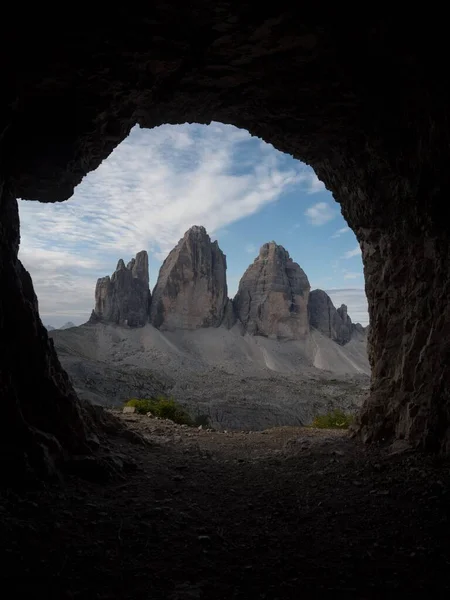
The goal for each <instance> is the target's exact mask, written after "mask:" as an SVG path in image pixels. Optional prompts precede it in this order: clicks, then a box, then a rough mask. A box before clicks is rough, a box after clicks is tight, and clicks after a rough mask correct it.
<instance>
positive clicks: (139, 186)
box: [19, 122, 368, 327]
mask: <svg viewBox="0 0 450 600" xmlns="http://www.w3.org/2000/svg"><path fill="white" fill-rule="evenodd" d="M19 211H20V217H21V247H20V252H19V258H20V259H21V260H22V262H23V264H24V266H25V267H26V269H28V270H29V271H30V273H31V275H32V278H33V282H34V286H35V290H36V293H37V296H38V300H39V309H40V314H41V318H42V320H43V322H44V324H46V325H52V326H55V327H59V326H61V325H62V324H63V323H65V322H67V321H73V322H74V323H75V324H77V325H78V324H81V323H84V322H85V321H87V319H88V318H89V315H90V313H91V310H92V308H93V306H94V290H95V284H96V281H97V279H98V278H99V277H103V276H105V275H111V274H112V272H113V271H114V270H115V267H116V265H117V261H118V259H119V258H123V259H124V260H125V262H128V261H129V260H130V259H131V258H132V257H133V256H134V255H135V254H136V253H137V252H139V251H140V250H147V251H148V252H149V261H150V286H151V288H153V286H154V285H155V283H156V280H157V277H158V271H159V268H160V266H161V264H162V261H163V260H164V258H165V257H166V256H167V254H168V253H169V252H170V250H171V249H172V248H173V247H174V246H175V245H176V243H177V242H178V240H179V239H180V238H181V237H182V236H183V235H184V233H185V231H187V230H188V229H189V227H191V226H192V225H203V226H204V227H205V228H206V230H207V231H208V233H209V234H210V236H211V238H212V239H213V240H214V239H217V241H218V243H219V246H220V247H221V249H222V250H223V252H224V253H225V254H226V256H227V264H228V271H227V280H228V288H229V295H230V297H233V296H234V294H235V293H236V291H237V288H238V284H239V279H240V278H241V276H242V275H243V273H244V271H245V269H246V268H247V267H248V266H249V264H250V263H252V262H253V260H254V259H255V258H256V256H257V255H258V251H259V248H260V247H261V245H262V244H264V243H265V242H269V241H275V242H276V243H277V244H281V245H282V246H284V247H285V248H286V250H288V252H289V253H290V255H291V257H292V258H293V260H295V261H296V262H297V263H298V264H299V265H300V266H301V267H302V269H303V270H304V271H305V273H306V274H307V276H308V278H309V281H310V284H311V289H316V288H321V289H323V290H325V291H326V292H327V293H328V294H329V295H330V297H331V299H332V301H333V303H334V304H335V306H336V307H337V306H340V305H341V304H342V303H344V304H347V305H348V309H349V315H350V316H351V318H352V320H353V321H354V322H360V323H362V324H363V325H366V324H367V323H368V313H367V301H366V296H365V293H364V277H363V269H362V261H361V251H360V248H359V244H358V242H357V240H356V237H355V235H354V233H353V232H352V231H351V230H350V229H349V227H348V226H347V224H346V222H345V220H344V218H343V217H342V215H341V212H340V206H339V204H338V203H337V202H335V200H334V199H333V197H332V195H331V193H330V192H328V191H327V190H326V189H325V187H324V185H323V184H322V182H320V181H319V180H318V178H317V176H316V175H315V173H314V171H313V170H312V169H311V168H310V167H308V166H306V165H305V164H303V163H301V162H299V161H297V160H295V159H293V158H292V157H291V156H289V155H287V154H283V153H282V152H279V151H278V150H276V149H275V148H274V147H273V146H272V145H271V144H267V143H266V142H264V141H262V140H261V139H259V138H257V137H252V136H251V135H250V134H249V133H248V132H247V131H244V130H242V129H237V128H236V127H233V126H231V125H223V124H221V123H214V122H213V123H211V124H210V125H196V124H184V125H163V126H161V127H156V128H154V129H140V128H139V127H138V126H136V127H134V128H133V129H132V131H131V133H130V135H129V136H128V137H127V138H126V139H125V140H124V141H123V142H122V143H121V144H120V145H119V146H118V147H117V148H116V149H115V150H114V151H113V152H112V154H111V155H110V156H109V157H108V158H107V159H106V160H105V161H103V163H102V164H101V165H100V166H99V167H98V168H97V169H96V170H95V171H93V172H91V173H89V174H88V175H87V176H86V177H85V178H84V179H83V181H82V182H81V183H80V184H79V185H78V186H77V187H76V188H75V191H74V194H73V196H72V197H71V198H70V199H69V200H67V201H66V202H61V203H53V204H52V203H48V204H45V203H40V202H33V201H23V200H20V201H19Z"/></svg>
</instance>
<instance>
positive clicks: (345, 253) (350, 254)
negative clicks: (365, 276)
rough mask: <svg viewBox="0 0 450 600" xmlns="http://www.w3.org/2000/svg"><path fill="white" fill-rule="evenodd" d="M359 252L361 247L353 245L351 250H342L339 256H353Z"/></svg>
mask: <svg viewBox="0 0 450 600" xmlns="http://www.w3.org/2000/svg"><path fill="white" fill-rule="evenodd" d="M360 254H361V248H360V247H359V245H358V246H355V247H354V248H353V249H352V250H347V252H344V254H343V255H342V257H341V258H353V257H354V256H359V255H360Z"/></svg>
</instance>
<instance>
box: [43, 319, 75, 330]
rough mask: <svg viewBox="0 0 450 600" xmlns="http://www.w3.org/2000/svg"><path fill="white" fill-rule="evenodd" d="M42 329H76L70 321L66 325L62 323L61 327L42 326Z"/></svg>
mask: <svg viewBox="0 0 450 600" xmlns="http://www.w3.org/2000/svg"><path fill="white" fill-rule="evenodd" d="M44 327H45V328H46V329H47V331H56V329H70V328H71V327H76V325H75V323H72V321H67V323H64V325H61V327H53V325H44Z"/></svg>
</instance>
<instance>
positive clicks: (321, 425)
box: [311, 408, 354, 429]
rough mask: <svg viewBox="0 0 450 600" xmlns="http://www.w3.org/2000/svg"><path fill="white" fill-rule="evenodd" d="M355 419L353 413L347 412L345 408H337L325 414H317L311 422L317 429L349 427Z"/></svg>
mask: <svg viewBox="0 0 450 600" xmlns="http://www.w3.org/2000/svg"><path fill="white" fill-rule="evenodd" d="M353 421H354V416H353V415H350V414H346V413H345V412H344V411H343V410H340V409H339V408H335V409H334V410H332V411H330V412H328V413H326V414H324V415H317V416H316V417H315V419H314V421H313V422H312V423H311V427H316V428H317V429H348V428H349V427H350V425H351V424H352V423H353Z"/></svg>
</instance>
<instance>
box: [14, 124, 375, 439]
mask: <svg viewBox="0 0 450 600" xmlns="http://www.w3.org/2000/svg"><path fill="white" fill-rule="evenodd" d="M19 212H20V218H21V248H20V251H19V259H20V260H21V261H22V262H23V264H24V266H25V268H26V269H27V270H28V271H29V272H30V274H31V276H32V278H33V282H34V286H35V291H36V293H37V296H38V300H39V309H40V316H41V319H42V321H43V322H44V323H45V324H46V326H47V328H48V329H49V330H53V329H54V328H57V330H56V331H51V333H50V335H51V337H52V339H53V341H54V343H55V347H56V350H57V352H58V354H59V357H60V360H61V362H62V364H63V366H64V367H65V368H66V370H67V371H68V374H69V376H70V377H71V379H72V381H73V384H74V386H75V389H76V391H77V393H78V395H79V397H80V398H81V399H82V400H87V401H90V402H93V403H95V404H100V405H103V406H107V407H120V408H121V407H122V405H123V403H124V402H126V401H128V400H130V399H131V398H150V397H155V396H159V395H162V394H165V395H170V396H173V397H174V398H175V399H176V400H179V401H181V402H182V403H183V404H184V405H186V403H187V406H188V409H189V412H190V414H191V415H192V416H193V418H194V419H195V420H196V421H197V420H198V421H199V423H200V420H201V419H202V418H203V417H204V419H203V420H205V419H206V421H209V422H210V423H211V425H212V426H213V427H214V428H221V429H244V430H253V429H262V428H268V427H271V426H277V425H298V424H305V425H307V424H309V423H310V422H311V420H312V419H313V418H314V417H315V416H316V415H317V413H318V412H329V411H330V410H332V408H339V409H341V410H345V411H348V410H349V411H351V413H353V412H354V411H355V410H356V409H357V408H358V407H359V406H360V403H361V402H362V398H363V397H364V395H365V392H366V390H367V387H368V377H369V373H370V367H369V363H368V360H367V352H366V343H367V336H366V332H365V331H364V330H363V326H366V325H367V323H368V313H367V305H366V298H365V293H364V289H363V270H362V262H361V253H360V248H359V244H358V242H357V240H356V237H355V235H354V233H353V232H352V231H351V230H350V228H349V227H348V226H347V224H346V223H345V220H344V219H343V217H342V215H341V214H340V211H339V206H338V204H337V203H336V202H335V201H334V199H333V198H332V196H331V194H330V192H329V191H327V190H326V189H325V187H324V185H323V184H322V183H321V182H320V181H319V180H318V178H317V176H316V175H315V173H314V171H313V170H312V169H311V168H310V167H308V166H306V165H304V164H302V163H300V162H299V161H297V160H295V159H294V158H292V157H290V156H288V155H286V154H283V153H281V152H279V151H277V150H276V149H275V148H273V146H271V145H270V144H267V143H265V142H263V141H262V140H260V139H259V138H256V137H252V136H250V134H249V133H248V132H245V131H243V130H240V129H237V128H236V127H233V126H230V125H223V124H220V123H212V124H211V125H208V126H207V125H190V124H184V125H180V126H176V125H165V126H161V127H157V128H155V129H152V130H149V129H139V128H138V127H135V128H134V129H133V130H132V131H131V132H130V135H129V136H128V137H127V139H126V140H125V141H124V142H122V144H120V145H119V146H118V147H117V148H116V149H115V150H114V151H113V152H112V154H111V155H110V156H109V157H108V158H107V159H106V160H105V161H104V162H103V163H102V165H101V166H99V167H98V168H97V170H96V171H94V172H92V173H90V174H89V175H87V177H86V178H85V179H84V180H83V182H82V183H81V184H80V185H79V186H77V188H76V189H75V191H74V195H73V197H72V198H71V199H69V200H68V201H67V202H65V203H61V204H51V203H48V204H40V203H39V204H38V203H36V202H28V201H23V202H20V203H19ZM196 225H201V226H202V227H205V228H206V231H205V232H203V233H202V232H201V231H200V230H199V231H198V232H197V233H196V234H195V235H194V234H192V235H191V234H190V233H189V231H191V228H192V227H193V226H196ZM194 228H195V227H194ZM188 234H189V235H188ZM208 234H210V235H208ZM186 235H187V238H186ZM180 238H181V241H180ZM271 240H275V242H276V244H275V247H272V245H273V244H274V243H275V242H272V241H271ZM179 241H180V243H182V244H183V248H182V249H181V250H176V249H175V246H176V245H177V244H178V242H179ZM214 241H216V243H217V244H218V247H217V249H216V248H215V246H214V245H212V243H211V242H214ZM264 244H266V246H268V248H267V249H265V246H264ZM141 249H145V253H146V255H145V256H144V255H143V253H142V252H139V254H137V253H138V251H139V250H141ZM169 253H170V254H169ZM223 253H224V254H225V256H226V258H225V257H223V258H222V256H223ZM261 253H264V257H263V256H262V254H261ZM135 254H137V255H136V261H138V262H133V263H130V265H129V266H130V268H129V269H128V268H127V267H126V266H125V265H126V263H127V262H128V259H129V258H130V257H132V256H134V255H135ZM192 256H196V257H197V258H196V259H195V261H194V260H193V261H191V257H192ZM122 258H124V259H125V262H121V259H122ZM141 258H142V264H141V262H139V261H140V260H141ZM166 258H167V260H168V261H169V262H168V264H170V268H169V267H167V266H166V267H165V270H163V271H161V274H160V277H158V272H159V271H160V268H161V266H162V264H163V261H165V259H166ZM144 259H145V260H144ZM133 260H134V259H133ZM118 261H119V262H118ZM254 261H256V262H255V264H254V265H253V267H251V265H252V263H254ZM221 262H223V265H222V267H220V265H221ZM115 265H118V266H117V269H116V266H115ZM149 266H150V269H149ZM136 268H138V269H141V270H142V271H143V272H142V273H141V274H139V273H136V272H135V271H136ZM219 268H223V274H220V275H219V274H218V273H217V269H219ZM131 269H132V270H133V271H132V270H131ZM261 269H263V270H262V271H261ZM144 271H145V273H144ZM106 273H113V275H112V280H111V279H110V277H109V276H108V277H106V278H104V275H105V274H106ZM141 275H142V282H141V281H140V276H141ZM255 276H256V277H257V279H256V280H255ZM100 278H103V279H100ZM302 279H304V281H302ZM97 280H99V282H98V284H97V288H96V286H95V282H97ZM167 282H169V283H167ZM354 282H355V283H354ZM349 284H350V286H351V284H353V287H350V286H349ZM358 284H359V287H358ZM192 286H194V287H193V288H192ZM205 286H206V287H205ZM252 286H253V287H252ZM250 288H252V289H250ZM253 288H254V289H253ZM297 288H298V289H297ZM318 288H319V289H318ZM94 290H95V307H94ZM146 290H147V291H146ZM209 290H212V291H213V292H212V295H209ZM238 292H239V293H238ZM327 292H328V293H327ZM249 296H252V297H253V300H252V302H248V301H247V298H248V297H249ZM227 299H228V300H227ZM333 300H334V302H335V303H336V302H337V304H336V307H335V306H334V305H333ZM167 302H170V308H167V306H166V305H167ZM225 302H227V304H226V307H225ZM218 303H219V304H220V303H222V304H223V311H221V308H220V307H218ZM158 306H159V308H158ZM93 308H94V311H93V315H92V317H91V319H90V315H91V311H92V309H93ZM336 309H337V310H336ZM347 309H348V311H347ZM161 310H162V311H165V313H164V314H163V315H160V314H159V313H160V311H161ZM215 312H217V314H215V315H214V318H210V315H212V314H213V313H215ZM350 317H351V318H352V320H353V323H352V320H351V319H350ZM205 318H207V319H208V320H207V321H205ZM88 321H90V323H89V325H87V326H83V327H79V328H78V329H73V326H74V325H82V324H85V323H87V322H88ZM361 322H362V326H361ZM356 323H358V325H356ZM115 325H119V326H121V327H120V328H119V329H117V328H115V327H114V326H115ZM110 326H113V327H110ZM151 326H154V328H155V329H153V328H152V327H151ZM94 327H96V330H95V331H96V335H94V331H93V329H94ZM137 327H143V329H142V331H131V330H134V329H135V328H137ZM60 328H62V329H63V331H59V329H60ZM217 328H220V329H217ZM130 329H131V330H130ZM216 329H217V331H216ZM97 330H98V331H97ZM177 357H178V358H179V360H176V359H177ZM105 362H106V363H107V364H108V369H106V370H105V369H104V368H102V365H104V364H105ZM174 371H175V372H177V373H178V377H177V381H176V382H175V383H174V382H173V381H172V379H173V377H172V373H173V372H174ZM199 372H201V373H202V376H201V377H199V376H198V373H199ZM208 373H209V377H205V374H208ZM114 377H115V379H114ZM118 381H120V382H121V384H120V385H119V384H118V383H117V382H118ZM208 382H211V383H212V385H207V383H208ZM237 390H239V393H238V395H236V391H237ZM344 396H345V397H344ZM239 398H240V400H239ZM149 410H150V409H149ZM199 419H200V420H199ZM206 421H205V422H206Z"/></svg>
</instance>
